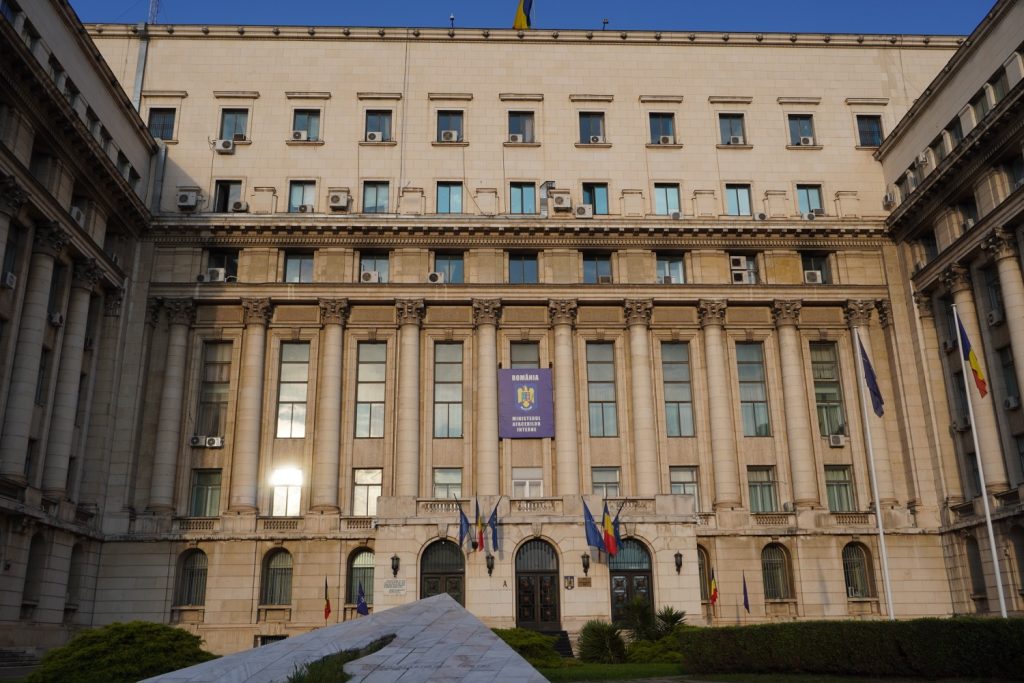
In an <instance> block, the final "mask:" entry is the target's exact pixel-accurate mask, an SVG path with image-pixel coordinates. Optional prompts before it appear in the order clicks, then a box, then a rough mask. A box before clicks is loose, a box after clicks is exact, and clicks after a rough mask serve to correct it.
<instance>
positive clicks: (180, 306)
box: [163, 299, 196, 325]
mask: <svg viewBox="0 0 1024 683" xmlns="http://www.w3.org/2000/svg"><path fill="white" fill-rule="evenodd" d="M163 305H164V308H166V309H167V320H168V322H170V323H171V324H172V325H191V324H192V323H194V322H195V320H196V305H195V302H194V301H192V299H164V301H163Z"/></svg>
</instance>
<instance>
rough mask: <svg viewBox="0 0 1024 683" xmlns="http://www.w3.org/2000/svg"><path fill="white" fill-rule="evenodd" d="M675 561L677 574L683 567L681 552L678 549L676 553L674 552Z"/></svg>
mask: <svg viewBox="0 0 1024 683" xmlns="http://www.w3.org/2000/svg"><path fill="white" fill-rule="evenodd" d="M675 561H676V574H678V573H679V572H680V571H682V569H683V554H682V553H681V552H679V551H678V550H677V551H676V554H675Z"/></svg>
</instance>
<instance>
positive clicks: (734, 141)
mask: <svg viewBox="0 0 1024 683" xmlns="http://www.w3.org/2000/svg"><path fill="white" fill-rule="evenodd" d="M743 143H744V140H743V136H742V135H731V136H729V144H730V145H742V144H743Z"/></svg>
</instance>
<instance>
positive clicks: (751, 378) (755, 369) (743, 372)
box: [736, 342, 771, 436]
mask: <svg viewBox="0 0 1024 683" xmlns="http://www.w3.org/2000/svg"><path fill="white" fill-rule="evenodd" d="M736 372H737V374H738V376H739V388H740V416H741V417H742V420H743V436H771V422H770V421H769V417H768V384H767V380H766V378H765V371H764V344H762V343H761V342H737V344H736Z"/></svg>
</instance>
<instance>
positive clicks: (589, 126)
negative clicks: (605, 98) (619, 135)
mask: <svg viewBox="0 0 1024 683" xmlns="http://www.w3.org/2000/svg"><path fill="white" fill-rule="evenodd" d="M604 141H605V137H604V112H600V111H581V112H580V144H581V145H597V144H601V143H603V142H604Z"/></svg>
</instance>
